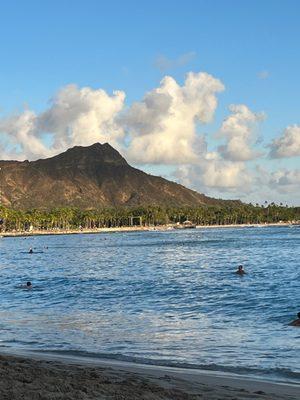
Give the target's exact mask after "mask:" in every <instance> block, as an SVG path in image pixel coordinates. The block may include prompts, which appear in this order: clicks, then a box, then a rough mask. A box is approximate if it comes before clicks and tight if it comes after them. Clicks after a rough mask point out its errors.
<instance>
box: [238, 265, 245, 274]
mask: <svg viewBox="0 0 300 400" xmlns="http://www.w3.org/2000/svg"><path fill="white" fill-rule="evenodd" d="M235 273H236V274H238V275H245V273H246V271H245V270H244V267H243V266H242V265H239V266H238V269H237V270H236V271H235Z"/></svg>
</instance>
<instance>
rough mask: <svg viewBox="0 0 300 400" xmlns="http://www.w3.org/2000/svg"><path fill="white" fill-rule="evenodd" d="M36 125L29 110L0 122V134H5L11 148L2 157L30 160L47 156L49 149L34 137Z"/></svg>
mask: <svg viewBox="0 0 300 400" xmlns="http://www.w3.org/2000/svg"><path fill="white" fill-rule="evenodd" d="M36 124H37V116H36V114H35V113H34V112H33V111H30V110H26V111H24V112H23V113H22V114H20V115H13V116H10V117H8V118H3V119H2V120H0V132H3V133H5V135H6V138H7V142H8V144H9V145H10V148H11V150H10V152H9V153H6V152H5V153H4V154H3V156H4V157H8V158H9V157H12V156H13V158H15V159H19V158H23V157H25V158H29V159H30V158H34V157H36V156H37V155H49V154H50V151H49V149H48V148H47V147H46V146H45V145H44V144H43V143H42V141H41V140H40V139H39V138H38V137H37V136H36V134H37V129H36ZM6 144H7V143H6ZM19 150H21V152H20V151H19Z"/></svg>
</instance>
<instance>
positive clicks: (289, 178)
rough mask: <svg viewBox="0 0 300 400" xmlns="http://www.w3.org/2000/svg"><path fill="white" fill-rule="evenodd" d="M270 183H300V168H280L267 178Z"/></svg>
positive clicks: (284, 184)
mask: <svg viewBox="0 0 300 400" xmlns="http://www.w3.org/2000/svg"><path fill="white" fill-rule="evenodd" d="M269 183H270V185H279V186H290V185H291V186H294V185H297V186H298V187H299V185H300V169H294V170H286V169H281V170H278V171H276V172H273V173H272V174H271V176H270V180H269Z"/></svg>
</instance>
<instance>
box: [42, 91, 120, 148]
mask: <svg viewBox="0 0 300 400" xmlns="http://www.w3.org/2000/svg"><path fill="white" fill-rule="evenodd" d="M124 100H125V93H124V92H122V91H115V92H113V95H112V96H110V95H109V94H107V93H106V92H105V91H104V90H102V89H97V90H93V89H91V88H89V87H84V88H82V89H79V88H78V87H77V86H76V85H68V86H66V87H64V88H63V89H62V90H60V91H59V92H58V94H57V95H56V97H55V98H54V99H53V102H52V106H51V107H50V108H49V109H48V110H46V111H45V112H44V113H42V114H40V115H39V118H38V130H39V132H52V133H53V134H54V139H55V142H54V147H55V148H57V149H61V148H65V147H70V146H72V145H74V144H76V145H88V144H92V143H95V142H106V141H109V142H110V143H111V144H112V145H116V143H117V142H118V140H120V139H122V137H123V130H122V129H121V128H120V126H119V125H118V124H117V123H116V121H115V118H116V116H117V115H118V113H119V112H120V111H121V110H122V109H123V107H124Z"/></svg>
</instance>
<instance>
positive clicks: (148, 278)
mask: <svg viewBox="0 0 300 400" xmlns="http://www.w3.org/2000/svg"><path fill="white" fill-rule="evenodd" d="M299 245H300V228H299V227H297V226H293V227H289V226H282V227H262V228H258V227H246V228H210V229H191V230H169V231H150V232H130V233H125V232H120V233H100V234H78V235H57V236H35V237H27V238H25V237H18V238H1V239H0V256H1V258H0V269H1V287H0V304H1V306H0V346H1V348H0V352H1V349H2V350H3V351H10V352H11V353H14V352H16V351H19V350H22V351H36V352H41V353H44V352H50V353H55V354H62V355H68V354H70V355H76V356H79V357H99V358H107V359H119V360H126V361H132V362H139V363H151V364H158V365H170V366H180V367H184V368H199V369H205V370H211V371H223V372H226V373H234V374H242V375H247V376H254V377H260V378H263V379H271V380H277V381H283V382H296V383H300V328H297V327H291V326H289V325H288V323H289V322H290V321H291V320H293V319H295V318H296V314H297V312H299V311H300V267H299V260H300V246H299ZM30 247H32V248H33V250H34V254H29V253H28V250H29V248H30ZM239 264H243V265H244V268H245V270H246V272H247V274H246V275H245V276H238V275H236V274H235V270H236V268H237V266H238V265H239ZM27 281H31V282H32V283H33V289H31V290H27V289H24V288H22V287H21V285H22V284H26V282H27Z"/></svg>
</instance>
